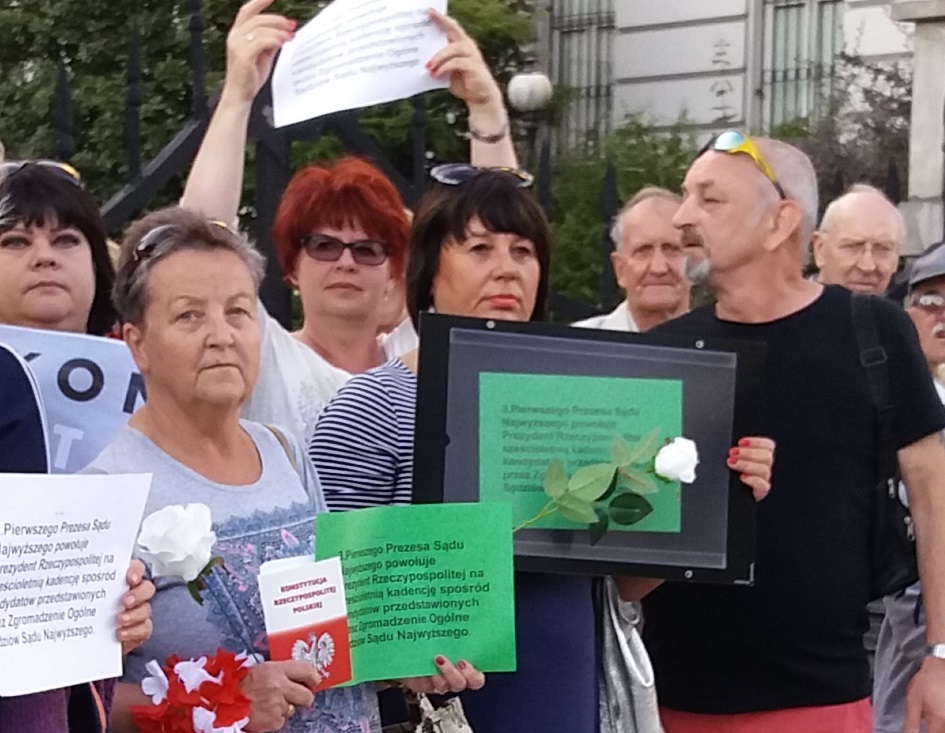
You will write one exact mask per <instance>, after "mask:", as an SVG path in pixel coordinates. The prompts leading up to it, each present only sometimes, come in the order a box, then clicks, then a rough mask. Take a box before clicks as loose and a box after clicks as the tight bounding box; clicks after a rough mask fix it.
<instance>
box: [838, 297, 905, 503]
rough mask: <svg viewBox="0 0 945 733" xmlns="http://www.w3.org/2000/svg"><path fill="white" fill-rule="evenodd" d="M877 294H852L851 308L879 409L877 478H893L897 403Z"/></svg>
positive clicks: (892, 489)
mask: <svg viewBox="0 0 945 733" xmlns="http://www.w3.org/2000/svg"><path fill="white" fill-rule="evenodd" d="M874 297H875V296H871V295H865V294H863V293H853V297H852V298H851V299H850V308H851V310H852V315H853V330H854V331H855V332H856V341H857V346H858V347H859V349H860V363H861V364H862V365H863V367H864V368H865V369H866V377H867V380H868V381H869V388H870V399H871V401H872V403H873V409H874V410H875V412H876V422H877V433H876V468H877V471H878V472H879V475H878V476H877V478H879V479H882V478H886V479H890V478H893V477H894V476H895V475H896V474H897V472H898V458H897V456H896V441H895V438H894V437H893V416H894V414H895V410H896V402H895V400H894V398H893V391H892V382H891V381H890V377H889V366H888V361H889V360H888V357H887V355H886V350H885V349H884V348H883V347H882V345H881V344H880V342H879V335H878V334H877V332H876V319H875V318H874V315H873V303H872V299H873V298H874ZM896 492H898V485H897V484H896V482H892V483H891V484H890V497H892V496H893V495H894V494H895V493H896Z"/></svg>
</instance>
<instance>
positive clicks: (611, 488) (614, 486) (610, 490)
mask: <svg viewBox="0 0 945 733" xmlns="http://www.w3.org/2000/svg"><path fill="white" fill-rule="evenodd" d="M619 483H620V471H619V469H618V470H617V471H614V477H613V478H612V479H611V480H610V486H608V487H607V491H605V492H604V493H603V494H601V495H600V496H599V497H598V499H597V500H598V501H606V500H607V499H609V498H610V497H611V496H613V494H614V492H615V491H616V490H617V485H618V484H619Z"/></svg>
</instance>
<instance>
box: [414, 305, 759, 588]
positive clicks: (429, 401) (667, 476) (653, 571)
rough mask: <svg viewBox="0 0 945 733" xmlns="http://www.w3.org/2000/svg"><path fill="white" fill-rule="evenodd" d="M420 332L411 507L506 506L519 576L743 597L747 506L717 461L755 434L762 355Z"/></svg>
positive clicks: (738, 349) (663, 340)
mask: <svg viewBox="0 0 945 733" xmlns="http://www.w3.org/2000/svg"><path fill="white" fill-rule="evenodd" d="M420 326H421V339H420V343H421V348H420V357H419V374H420V378H419V384H418V391H417V422H416V434H415V445H414V501H415V502H417V503H431V502H470V501H472V502H477V501H509V502H511V503H512V504H513V515H514V522H515V555H516V567H518V568H519V569H523V570H535V571H544V572H564V573H581V574H592V575H603V574H612V575H641V576H648V577H658V578H667V579H679V580H690V581H698V582H718V583H743V584H748V583H751V582H752V581H753V572H754V571H753V568H754V548H755V505H754V500H753V498H752V495H751V491H750V490H749V489H748V488H747V487H746V486H744V485H743V484H742V483H741V482H740V481H739V480H738V478H737V476H735V475H734V474H733V473H732V472H731V471H730V470H729V469H728V468H727V466H726V464H725V461H726V458H727V456H728V451H729V448H730V447H731V446H732V445H734V444H735V443H736V442H737V440H738V438H740V437H743V436H746V435H760V434H763V430H762V429H761V426H760V423H759V415H760V409H759V408H760V405H759V396H760V395H761V393H762V392H761V390H762V387H763V382H764V374H763V370H764V347H763V346H762V345H760V344H754V343H745V342H735V341H729V340H722V339H695V338H693V339H689V338H680V337H676V336H661V335H653V334H633V333H624V332H614V331H602V330H593V329H583V328H573V327H568V326H557V325H552V324H544V323H517V322H509V321H491V320H482V319H472V318H457V317H452V316H443V315H434V314H423V315H422V316H421V323H420ZM679 438H684V439H685V440H678V439H679ZM689 441H691V443H690V442H689ZM693 443H694V445H693ZM667 446H668V447H667ZM693 452H696V453H698V465H696V466H695V469H694V473H695V475H694V477H693V476H692V475H691V471H692V460H691V459H692V455H691V453H693Z"/></svg>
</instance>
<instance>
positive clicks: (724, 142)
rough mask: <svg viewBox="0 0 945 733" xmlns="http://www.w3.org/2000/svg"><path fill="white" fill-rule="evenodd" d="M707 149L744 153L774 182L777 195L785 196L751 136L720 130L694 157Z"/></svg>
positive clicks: (733, 153)
mask: <svg viewBox="0 0 945 733" xmlns="http://www.w3.org/2000/svg"><path fill="white" fill-rule="evenodd" d="M708 150H714V151H716V152H718V153H728V154H729V155H735V154H736V153H744V154H745V155H747V156H748V157H749V158H751V159H752V160H753V161H754V163H755V167H756V168H757V169H758V170H760V171H761V172H762V173H764V174H765V175H766V176H767V177H768V180H769V181H771V183H773V184H774V188H775V190H776V191H777V192H778V196H780V197H781V199H782V200H784V199H786V198H787V195H786V194H785V193H784V189H783V188H782V187H781V183H780V182H779V181H778V177H777V176H776V175H775V174H774V169H772V168H771V166H770V165H768V161H766V160H765V159H764V156H763V155H762V154H761V151H760V150H758V147H757V146H756V145H755V144H754V143H753V142H752V141H751V138H750V137H748V136H747V135H745V134H744V133H742V132H739V131H738V130H726V131H725V132H720V133H719V134H718V135H714V136H713V137H712V138H711V139H710V140H709V142H707V143H706V144H705V147H704V148H702V150H700V151H699V155H697V156H696V157H697V158H698V157H699V156H700V155H702V154H703V153H705V152H706V151H708Z"/></svg>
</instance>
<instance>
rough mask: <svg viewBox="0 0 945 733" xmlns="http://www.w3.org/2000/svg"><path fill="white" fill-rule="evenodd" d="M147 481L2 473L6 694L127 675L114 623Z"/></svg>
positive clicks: (0, 638)
mask: <svg viewBox="0 0 945 733" xmlns="http://www.w3.org/2000/svg"><path fill="white" fill-rule="evenodd" d="M150 486H151V476H150V474H147V475H125V476H46V475H37V474H30V475H25V474H13V473H0V493H2V495H3V505H2V507H0V696H3V697H7V696H12V695H26V694H29V693H33V692H40V691H43V690H52V689H56V688H59V687H69V686H71V685H76V684H80V683H83V682H90V681H92V680H102V679H108V678H110V677H120V676H121V672H122V663H121V644H120V643H119V642H118V640H117V638H116V636H115V631H116V627H117V618H118V612H119V610H120V609H121V597H122V596H123V595H124V594H125V592H126V591H127V585H126V583H125V574H126V573H127V572H128V563H129V561H130V560H131V552H132V549H133V547H134V543H135V538H136V537H137V536H138V526H139V525H140V524H141V515H142V513H143V512H144V504H145V501H146V500H147V498H148V490H149V489H150Z"/></svg>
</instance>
